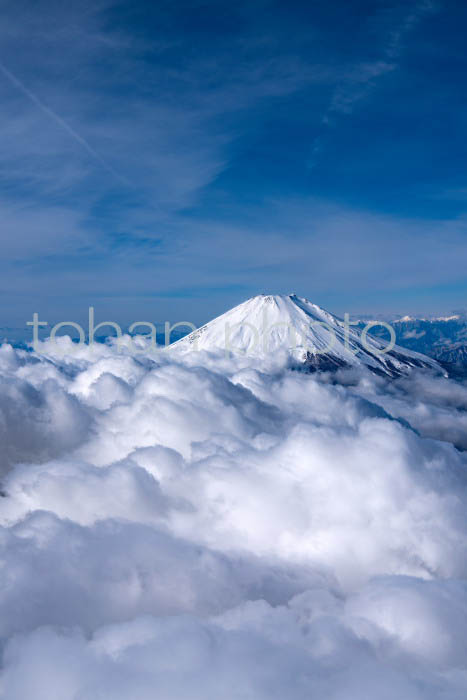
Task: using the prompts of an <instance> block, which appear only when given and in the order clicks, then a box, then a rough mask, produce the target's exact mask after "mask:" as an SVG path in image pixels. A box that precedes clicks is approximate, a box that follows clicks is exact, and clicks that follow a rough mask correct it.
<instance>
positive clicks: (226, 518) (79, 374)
mask: <svg viewBox="0 0 467 700" xmlns="http://www.w3.org/2000/svg"><path fill="white" fill-rule="evenodd" d="M142 343H143V341H142V340H141V341H140V345H141V344H142ZM128 348H129V345H128V343H127V344H126V346H125V345H124V347H123V348H120V351H119V349H118V347H117V346H116V345H115V344H112V343H110V344H108V345H97V346H95V347H94V348H88V347H82V348H80V349H77V348H76V346H73V345H72V344H71V343H70V342H69V341H68V340H66V339H61V340H60V341H59V342H58V344H53V343H47V342H46V343H43V344H42V345H41V346H40V348H39V351H38V352H25V351H21V350H15V349H13V348H11V347H10V346H6V345H4V346H2V348H1V350H0V381H1V383H2V394H1V396H2V399H1V402H0V430H1V431H2V462H3V478H2V490H3V493H4V497H3V498H2V499H1V505H2V508H1V512H0V526H1V529H0V538H1V551H2V557H1V566H0V581H1V589H2V597H1V601H0V620H1V625H0V630H1V632H0V636H1V639H2V649H3V652H2V676H1V680H0V695H1V696H2V697H3V698H5V700H17V698H21V699H22V700H29V699H31V700H32V699H33V698H34V700H41V699H42V698H44V699H45V698H47V700H48V698H50V696H51V694H52V695H54V696H56V697H60V700H68V699H69V700H72V699H73V700H74V699H75V698H80V699H83V700H96V699H97V698H101V697H106V698H107V697H111V698H112V700H129V698H132V700H146V698H147V699H149V698H151V699H152V698H154V697H164V698H167V700H172V698H173V700H183V699H184V698H186V699H187V700H188V698H190V700H195V699H196V698H200V699H201V698H202V699H203V700H206V699H209V698H213V700H214V698H216V700H217V698H218V697H219V696H220V695H222V697H225V698H227V699H230V698H232V700H234V699H235V700H237V699H238V698H239V697H245V698H247V697H248V698H255V700H256V699H258V700H262V699H263V698H264V699H266V698H268V699H270V698H278V699H279V698H280V699H281V700H283V698H285V697H287V698H290V699H291V700H302V699H303V700H304V699H305V698H309V697H315V696H316V697H329V698H334V699H335V700H344V699H345V700H349V698H351V699H353V698H355V700H357V699H358V700H361V699H362V698H366V697H368V698H374V697H378V698H383V699H384V700H393V699H394V700H395V698H398V700H399V699H400V698H402V699H403V700H421V699H422V698H423V700H426V699H428V700H431V699H433V700H435V699H436V700H441V699H443V700H447V699H449V700H457V699H458V698H459V700H460V698H463V697H465V693H466V690H467V682H466V668H465V653H466V647H467V637H466V635H465V628H466V622H467V595H466V592H467V591H466V585H467V584H466V578H467V563H466V562H467V557H466V548H467V522H466V519H465V503H466V499H467V493H466V488H467V480H466V476H465V474H466V472H465V469H466V460H467V453H466V452H463V451H462V450H461V449H459V448H460V447H462V444H459V443H462V439H460V438H459V436H461V435H462V430H463V425H464V423H463V420H464V416H465V408H466V405H467V393H466V391H467V390H466V387H465V385H463V384H462V383H460V382H453V381H450V380H447V379H444V378H437V377H430V376H428V375H422V374H413V375H412V376H411V377H408V378H404V379H400V380H397V381H393V382H386V381H385V380H382V379H380V378H374V377H372V376H369V375H364V374H361V373H359V374H358V375H356V374H355V373H349V372H347V373H340V374H336V375H333V376H332V377H331V376H329V375H308V374H303V373H300V372H297V371H291V370H287V369H284V367H283V366H281V364H280V361H278V360H275V359H274V358H272V359H271V360H270V361H268V362H267V363H264V362H263V364H259V363H256V362H253V361H251V360H248V358H245V357H242V358H226V357H225V356H223V355H222V354H221V355H219V356H215V355H213V354H207V353H193V354H191V355H187V356H185V357H180V356H178V357H177V356H175V355H174V354H173V353H171V352H170V351H158V350H152V351H149V350H148V352H147V353H140V354H135V353H130V352H129V349H128ZM464 434H465V433H464ZM453 443H455V444H457V447H456V446H455V444H453Z"/></svg>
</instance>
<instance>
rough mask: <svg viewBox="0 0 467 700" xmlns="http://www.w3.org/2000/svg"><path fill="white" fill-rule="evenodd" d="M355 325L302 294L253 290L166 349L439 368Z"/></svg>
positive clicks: (316, 363)
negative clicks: (246, 296)
mask: <svg viewBox="0 0 467 700" xmlns="http://www.w3.org/2000/svg"><path fill="white" fill-rule="evenodd" d="M388 344H389V340H388V341H386V342H384V341H381V340H378V339H377V338H375V337H372V336H371V335H370V334H366V333H365V332H363V333H362V332H360V331H358V330H356V329H355V328H354V327H353V326H352V324H351V323H349V322H347V323H346V322H345V321H342V320H341V319H339V318H338V317H337V316H334V314H331V313H329V312H328V311H325V310H324V309H322V308H321V307H319V306H317V305H316V304H313V303H311V302H310V301H308V300H307V299H304V298H301V297H298V296H296V295H295V294H291V295H288V296H286V295H264V294H261V295H258V296H256V297H252V298H251V299H248V300H247V301H245V302H244V303H243V304H239V305H238V306H236V307H234V308H233V309H231V310H230V311H227V312H226V313H225V314H222V315H221V316H219V317H217V318H215V319H214V320H212V321H210V322H209V323H207V324H206V325H204V326H201V327H200V328H198V329H197V330H196V331H194V332H193V333H190V335H188V336H186V337H185V338H182V340H179V341H177V342H176V343H174V344H173V345H172V346H170V349H171V351H175V352H187V351H193V350H198V351H199V350H201V351H208V352H219V351H222V352H225V353H226V354H230V353H233V354H244V355H247V356H251V357H255V358H262V357H267V356H270V355H271V354H272V353H278V352H283V353H284V352H285V354H286V356H287V357H288V358H289V360H291V361H293V362H296V363H300V364H302V365H304V366H306V367H308V368H309V369H310V370H313V369H324V370H330V369H337V368H339V367H349V366H366V367H368V368H369V369H370V370H372V371H373V372H376V373H377V374H384V375H390V376H395V375H399V374H404V373H406V372H407V371H409V370H410V369H412V368H414V367H419V368H428V369H432V370H435V371H437V372H442V370H441V368H440V366H439V365H438V364H437V363H436V362H435V361H434V360H432V359H431V358H428V357H426V356H425V355H421V354H419V353H416V352H413V351H410V350H406V349H404V348H401V347H398V346H394V347H393V348H392V349H390V350H388V351H387V352H385V349H386V348H387V347H388Z"/></svg>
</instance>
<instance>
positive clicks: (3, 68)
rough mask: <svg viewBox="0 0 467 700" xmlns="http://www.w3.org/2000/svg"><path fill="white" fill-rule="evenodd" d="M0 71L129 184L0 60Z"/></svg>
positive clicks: (99, 161)
mask: <svg viewBox="0 0 467 700" xmlns="http://www.w3.org/2000/svg"><path fill="white" fill-rule="evenodd" d="M0 71H1V72H2V73H3V75H4V76H5V77H6V78H7V79H8V80H9V81H10V83H12V84H13V85H14V86H15V87H17V88H18V90H20V91H21V92H22V93H23V95H26V97H27V98H29V99H30V100H31V102H33V103H34V104H35V105H36V107H39V109H40V110H42V112H44V114H47V116H48V117H50V119H52V120H53V121H54V122H55V123H56V124H58V125H59V126H60V127H61V128H62V129H64V130H65V131H66V132H67V134H69V136H71V138H72V139H74V140H75V141H76V142H77V143H79V144H80V145H81V146H82V147H83V148H84V149H85V150H86V151H87V152H88V154H89V155H90V156H91V157H92V158H94V160H97V161H98V163H100V165H102V167H103V168H105V170H107V172H109V173H110V174H111V175H113V176H114V177H116V178H117V179H118V180H120V181H121V182H123V183H125V185H129V184H130V183H129V182H128V181H127V180H126V179H125V178H124V177H122V176H121V175H119V173H117V172H116V171H115V170H114V169H113V168H112V166H110V165H109V164H108V163H106V161H105V160H104V159H103V158H102V157H101V156H100V155H99V154H98V153H97V152H96V151H95V150H94V149H93V148H92V146H90V145H89V143H88V142H87V141H86V139H83V137H82V136H80V135H79V134H78V133H77V132H76V131H75V130H74V129H73V128H72V127H71V126H70V125H69V124H68V123H67V122H66V121H65V120H64V119H62V117H60V116H59V115H58V114H56V113H55V112H54V111H53V110H51V109H50V108H49V107H47V105H45V104H44V103H43V102H42V101H41V100H40V99H39V98H38V97H36V95H35V94H34V93H33V92H31V91H30V90H29V89H28V88H27V87H26V86H25V85H24V84H23V83H22V82H21V80H19V79H18V78H17V77H16V76H15V75H13V73H11V72H10V71H9V70H8V68H6V66H4V65H3V63H2V62H1V61H0Z"/></svg>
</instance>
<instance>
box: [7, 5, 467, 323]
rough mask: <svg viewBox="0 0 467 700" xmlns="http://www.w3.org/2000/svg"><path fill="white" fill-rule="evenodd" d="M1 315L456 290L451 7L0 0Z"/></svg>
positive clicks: (460, 75)
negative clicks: (272, 296)
mask: <svg viewBox="0 0 467 700" xmlns="http://www.w3.org/2000/svg"><path fill="white" fill-rule="evenodd" d="M1 9H2V17H3V21H2V25H1V28H0V34H1V37H0V38H1V47H2V48H1V51H0V62H1V64H0V98H1V101H2V111H1V114H0V119H1V129H0V138H1V141H2V148H1V149H0V184H1V191H0V216H1V233H0V236H1V238H0V242H1V246H2V256H1V264H0V265H1V269H0V273H1V281H0V291H1V293H2V318H1V319H0V325H17V326H21V325H23V324H24V323H25V321H26V320H28V319H29V318H31V317H32V313H33V311H37V312H39V314H40V316H41V317H42V318H45V319H46V320H49V321H51V320H53V321H56V320H73V319H74V320H83V319H85V318H86V315H87V307H88V306H89V305H93V306H94V307H95V308H96V315H97V318H98V320H102V319H103V318H104V316H106V317H107V318H112V319H114V320H116V321H119V322H120V323H122V324H125V323H129V322H131V321H134V320H142V319H144V320H152V321H162V320H166V319H171V320H173V321H175V320H182V319H184V320H192V321H193V322H194V323H201V322H204V321H206V320H209V318H211V317H212V316H214V315H216V314H218V313H220V312H222V311H224V310H226V309H227V308H229V307H230V306H233V305H234V304H236V303H239V302H240V301H242V300H244V299H245V298H246V297H248V296H251V295H253V294H256V293H259V292H272V293H274V292H276V293H288V292H292V291H294V292H296V293H298V294H301V295H304V296H307V297H308V298H310V299H312V300H313V301H315V302H317V303H319V304H321V305H323V306H325V307H327V308H329V309H330V310H331V311H336V312H340V313H343V312H344V311H349V312H353V313H358V312H374V313H377V312H382V313H388V314H391V313H423V314H439V313H442V312H447V311H450V310H452V309H458V308H465V307H466V306H467V301H466V299H467V296H466V292H467V223H466V222H467V220H466V212H467V168H466V164H467V139H466V124H467V90H466V89H465V88H466V77H465V76H466V75H467V52H466V51H465V35H466V29H467V5H466V4H464V3H459V2H453V1H451V2H441V1H440V2H435V0H422V1H421V2H400V3H398V2H386V1H382V2H379V1H378V2H335V1H334V2H327V3H322V2H310V1H309V0H308V1H307V2H289V3H284V2H272V1H269V0H260V1H256V0H249V1H248V2H237V3H225V2H219V1H217V2H193V1H191V0H186V1H181V2H176V1H175V2H174V1H173V0H172V1H171V2H166V1H164V2H154V1H151V2H143V1H142V0H134V1H132V2H127V1H124V2H113V1H112V0H102V1H99V0H98V1H97V2H87V1H81V2H74V1H73V0H71V2H68V3H65V4H64V3H60V2H55V0H53V1H49V2H45V1H44V0H42V1H40V2H37V3H31V2H29V1H25V0H19V1H18V2H15V3H11V2H1Z"/></svg>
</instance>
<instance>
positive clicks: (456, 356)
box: [359, 314, 467, 377]
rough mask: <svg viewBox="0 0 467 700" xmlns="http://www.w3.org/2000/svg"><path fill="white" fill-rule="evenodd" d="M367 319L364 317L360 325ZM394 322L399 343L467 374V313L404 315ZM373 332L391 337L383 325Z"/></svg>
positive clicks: (458, 373)
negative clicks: (443, 315)
mask: <svg viewBox="0 0 467 700" xmlns="http://www.w3.org/2000/svg"><path fill="white" fill-rule="evenodd" d="M366 323H367V322H366V321H361V322H360V323H359V327H360V328H363V327H364V325H365V324H366ZM390 325H391V326H392V327H393V328H394V331H395V333H396V342H397V344H398V345H401V346H402V347H404V348H407V349H409V350H413V351H415V352H420V353H423V354H424V355H428V356H429V357H432V358H434V359H435V360H437V361H438V362H439V363H440V364H441V365H442V366H443V367H444V368H445V369H447V371H448V373H449V374H451V375H452V376H461V377H462V376H467V315H463V314H456V315H453V316H447V317H444V318H435V319H425V318H412V317H410V316H404V317H403V318H398V319H395V320H394V321H391V322H390ZM370 332H371V333H372V334H373V335H375V336H376V337H379V338H381V339H383V338H384V339H386V338H387V337H388V331H387V330H385V329H384V328H383V327H381V326H375V327H374V328H373V329H372V330H371V331H370Z"/></svg>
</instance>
